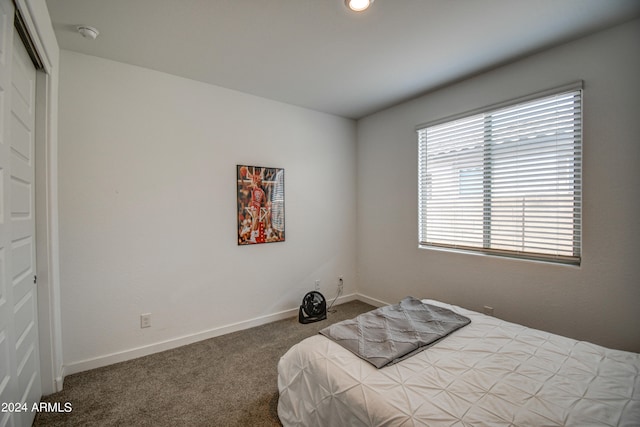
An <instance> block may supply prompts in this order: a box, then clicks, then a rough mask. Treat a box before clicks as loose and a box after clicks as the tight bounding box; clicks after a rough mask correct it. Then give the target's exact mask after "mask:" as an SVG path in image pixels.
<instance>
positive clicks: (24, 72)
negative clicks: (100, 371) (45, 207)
mask: <svg viewBox="0 0 640 427" xmlns="http://www.w3.org/2000/svg"><path fill="white" fill-rule="evenodd" d="M13 20H14V9H13V3H12V2H11V0H0V402H3V403H6V404H9V405H10V406H7V407H6V408H4V409H5V410H6V409H13V410H12V411H7V412H0V426H30V425H31V423H32V422H33V418H34V416H35V412H33V411H32V410H31V409H32V406H33V404H34V403H35V402H38V401H39V400H40V397H41V390H42V386H41V383H40V360H39V359H40V356H39V350H38V322H37V294H36V284H35V280H34V275H35V271H36V269H35V261H36V260H35V212H34V191H35V183H34V167H35V164H34V149H35V147H34V141H35V138H34V128H35V88H36V85H35V80H36V71H35V68H34V66H33V63H32V62H31V59H30V58H29V55H28V54H27V51H26V49H25V48H24V46H23V44H22V42H21V40H20V38H19V37H18V36H17V34H16V32H15V30H14V26H13ZM16 404H18V405H16ZM20 404H26V405H25V406H24V407H22V406H20ZM25 408H26V411H24V409H25Z"/></svg>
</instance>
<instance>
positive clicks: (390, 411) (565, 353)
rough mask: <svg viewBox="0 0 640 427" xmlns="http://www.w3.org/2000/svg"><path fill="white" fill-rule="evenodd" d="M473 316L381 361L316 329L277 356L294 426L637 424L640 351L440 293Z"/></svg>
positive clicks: (283, 412) (282, 410) (288, 421)
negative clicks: (394, 359) (498, 314)
mask: <svg viewBox="0 0 640 427" xmlns="http://www.w3.org/2000/svg"><path fill="white" fill-rule="evenodd" d="M423 301H424V302H425V303H428V304H433V305H440V306H442V307H446V308H449V309H451V310H453V311H454V312H456V313H458V314H461V315H463V316H466V317H469V318H470V319H471V323H470V324H469V325H467V326H465V327H464V328H462V329H460V330H458V331H456V332H454V333H453V334H451V335H450V336H448V337H446V338H445V339H443V340H442V341H439V342H438V343H436V344H435V345H433V346H432V347H430V348H429V349H427V350H425V351H423V352H421V353H418V354H416V355H414V356H412V357H410V358H408V359H406V360H404V361H402V362H399V363H397V364H395V365H391V366H387V367H384V368H381V369H376V368H375V367H374V366H372V365H371V364H370V363H368V362H366V361H364V360H362V359H360V358H358V357H357V356H355V355H354V354H353V353H351V352H350V351H349V350H346V349H345V348H343V347H341V346H340V345H339V344H337V343H335V342H333V341H331V340H329V339H328V338H326V337H324V336H321V335H317V336H313V337H310V338H307V339H305V340H304V341H302V342H300V343H298V344H296V345H295V346H293V347H292V348H291V349H289V351H288V352H287V353H286V354H285V355H284V356H283V357H282V358H281V359H280V361H279V363H278V389H279V392H280V397H279V401H278V415H279V417H280V421H281V422H282V424H283V425H284V426H285V427H287V426H502V425H504V426H580V427H584V426H640V354H637V353H630V352H625V351H620V350H612V349H608V348H605V347H601V346H598V345H595V344H591V343H587V342H582V341H576V340H573V339H570V338H566V337H562V336H558V335H554V334H550V333H546V332H543V331H539V330H535V329H531V328H527V327H524V326H521V325H517V324H514V323H509V322H505V321H502V320H499V319H497V318H495V317H491V316H486V315H483V314H480V313H477V312H474V311H469V310H466V309H463V308H461V307H457V306H453V305H449V304H444V303H441V302H438V301H433V300H423Z"/></svg>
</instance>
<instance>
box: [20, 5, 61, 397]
mask: <svg viewBox="0 0 640 427" xmlns="http://www.w3.org/2000/svg"><path fill="white" fill-rule="evenodd" d="M13 2H14V4H15V6H16V11H17V12H18V13H20V15H21V17H22V20H23V22H24V26H25V28H26V31H27V33H28V35H29V38H30V41H31V42H32V43H31V44H32V47H33V49H34V50H35V52H36V53H37V55H38V57H39V58H40V60H41V62H42V70H39V71H37V72H36V127H35V129H36V134H35V159H36V165H35V182H36V184H35V185H36V197H35V198H36V200H35V211H36V218H35V220H36V259H37V260H38V263H37V269H36V275H37V277H38V285H37V287H38V334H39V340H40V342H39V345H40V376H41V381H42V393H43V394H44V395H47V394H51V393H55V392H57V391H60V390H62V387H63V381H64V365H63V353H62V316H61V311H60V307H61V305H60V274H59V243H58V242H59V240H58V77H59V59H60V48H59V47H58V42H57V40H56V37H55V33H54V31H53V26H52V23H51V17H50V15H49V10H48V9H47V5H46V3H45V0H13Z"/></svg>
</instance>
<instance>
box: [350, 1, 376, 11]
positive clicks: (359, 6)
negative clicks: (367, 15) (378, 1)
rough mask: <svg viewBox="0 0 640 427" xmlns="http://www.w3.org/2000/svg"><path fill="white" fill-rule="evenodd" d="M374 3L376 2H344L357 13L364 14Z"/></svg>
mask: <svg viewBox="0 0 640 427" xmlns="http://www.w3.org/2000/svg"><path fill="white" fill-rule="evenodd" d="M373 2H374V0H344V4H346V5H347V7H348V8H349V9H351V10H353V11H355V12H362V11H363V10H365V9H367V8H368V7H369V6H371V3H373Z"/></svg>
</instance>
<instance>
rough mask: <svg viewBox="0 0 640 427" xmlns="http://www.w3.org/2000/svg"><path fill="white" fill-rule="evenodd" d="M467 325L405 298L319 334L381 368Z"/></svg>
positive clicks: (441, 310)
mask: <svg viewBox="0 0 640 427" xmlns="http://www.w3.org/2000/svg"><path fill="white" fill-rule="evenodd" d="M470 322H471V320H469V318H467V317H464V316H461V315H459V314H457V313H454V312H453V311H451V310H449V309H446V308H443V307H437V306H434V305H430V304H425V303H423V302H422V301H420V300H418V299H416V298H413V297H406V298H404V299H403V300H402V301H400V303H399V304H395V305H388V306H386V307H380V308H378V309H376V310H373V311H370V312H368V313H364V314H361V315H359V316H358V317H356V318H354V319H350V320H344V321H342V322H338V323H335V324H333V325H331V326H329V327H326V328H324V329H323V330H321V331H320V333H321V334H322V335H324V336H326V337H327V338H329V339H331V340H333V341H335V342H336V343H338V344H340V345H341V346H343V347H344V348H346V349H347V350H349V351H351V352H352V353H354V354H355V355H356V356H358V357H360V358H362V359H364V360H366V361H367V362H369V363H371V364H372V365H373V366H375V367H376V368H382V367H384V366H387V365H392V364H394V363H398V362H400V361H401V360H404V359H406V358H408V357H410V356H413V355H414V354H416V353H418V352H420V351H423V350H424V349H426V348H427V347H429V346H431V345H433V344H434V343H435V342H436V341H438V340H441V339H442V338H444V337H446V336H447V335H449V334H450V333H452V332H454V331H456V330H457V329H460V328H462V327H463V326H466V325H468V324H469V323H470Z"/></svg>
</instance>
